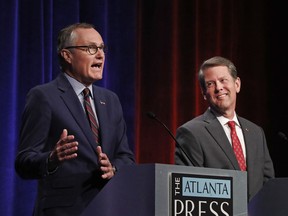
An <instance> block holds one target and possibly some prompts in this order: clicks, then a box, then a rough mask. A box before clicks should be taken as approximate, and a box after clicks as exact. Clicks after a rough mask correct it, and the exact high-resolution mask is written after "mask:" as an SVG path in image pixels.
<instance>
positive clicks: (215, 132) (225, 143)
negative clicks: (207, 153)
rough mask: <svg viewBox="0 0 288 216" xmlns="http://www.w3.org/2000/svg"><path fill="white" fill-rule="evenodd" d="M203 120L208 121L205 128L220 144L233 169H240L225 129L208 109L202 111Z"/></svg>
mask: <svg viewBox="0 0 288 216" xmlns="http://www.w3.org/2000/svg"><path fill="white" fill-rule="evenodd" d="M204 121H206V122H207V123H209V124H208V125H207V126H206V129H207V130H208V132H209V133H210V134H211V136H212V137H213V138H214V140H215V141H216V143H217V144H218V145H219V146H220V148H221V149H222V151H223V152H224V154H225V155H226V156H227V158H228V160H229V161H230V162H231V165H232V166H233V167H234V169H235V170H238V169H240V167H239V165H238V161H237V159H236V156H235V154H234V151H233V149H232V147H231V144H230V142H229V140H228V138H227V136H226V133H225V131H224V130H223V128H222V125H221V124H220V122H219V121H218V120H217V118H216V117H215V115H214V114H213V113H212V112H211V111H210V110H209V109H208V110H207V111H206V112H205V113H204Z"/></svg>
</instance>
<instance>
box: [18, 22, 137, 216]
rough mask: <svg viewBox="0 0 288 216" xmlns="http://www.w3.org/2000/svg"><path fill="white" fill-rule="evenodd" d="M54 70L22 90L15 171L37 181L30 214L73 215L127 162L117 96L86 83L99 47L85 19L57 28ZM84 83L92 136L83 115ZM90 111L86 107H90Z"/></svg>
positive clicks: (101, 57)
mask: <svg viewBox="0 0 288 216" xmlns="http://www.w3.org/2000/svg"><path fill="white" fill-rule="evenodd" d="M57 49H58V56H59V61H60V66H61V69H62V73H61V74H59V75H58V77H57V78H56V79H55V80H53V81H51V82H49V83H47V84H43V85H39V86H36V87H34V88H32V89H31V90H30V91H29V93H28V95H27V102H26V106H25V110H24V113H23V119H22V126H21V131H20V143H19V149H18V154H17V157H16V160H15V169H16V171H17V173H18V174H19V176H20V177H22V178H24V179H38V193H37V199H36V205H35V210H34V215H37V216H42V215H43V216H44V215H45V216H48V215H51V216H58V215H59V216H66V215H69V216H71V215H80V214H81V212H82V211H83V210H84V209H85V207H86V206H87V205H88V204H89V202H90V201H91V200H92V199H93V198H94V197H95V196H96V195H97V193H98V192H99V191H100V190H101V188H102V187H103V186H104V185H105V184H106V182H107V181H108V180H109V179H111V178H112V177H113V176H114V175H115V173H116V171H117V170H118V169H121V167H122V166H123V165H132V164H134V163H135V159H134V154H133V152H132V151H131V150H130V149H129V145H128V142H127V136H126V124H125V121H124V118H123V112H122V107H121V104H120V101H119V99H118V97H117V95H116V94H115V93H113V92H111V91H109V90H107V89H104V88H101V87H98V86H95V85H93V83H94V82H95V81H97V80H100V79H102V73H103V67H104V61H105V45H104V42H103V40H102V37H101V35H100V34H99V33H98V32H97V31H96V30H95V28H94V27H93V26H92V25H90V24H86V23H76V24H73V25H70V26H68V27H66V28H64V29H63V30H61V31H60V32H59V35H58V47H57ZM85 88H88V89H89V90H90V93H89V95H88V97H89V98H90V101H91V109H92V112H93V113H94V117H95V116H96V123H95V122H94V124H96V129H97V132H96V133H97V134H98V135H97V140H96V138H95V137H94V136H93V133H92V130H91V128H90V122H89V119H88V118H87V113H85V106H84V96H83V92H82V91H83V90H84V89H85ZM90 111H91V110H90Z"/></svg>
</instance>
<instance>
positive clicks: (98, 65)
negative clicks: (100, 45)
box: [92, 63, 102, 69]
mask: <svg viewBox="0 0 288 216" xmlns="http://www.w3.org/2000/svg"><path fill="white" fill-rule="evenodd" d="M92 68H98V69H101V68H102V63H95V64H93V65H92Z"/></svg>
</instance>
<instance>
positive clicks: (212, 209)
mask: <svg viewBox="0 0 288 216" xmlns="http://www.w3.org/2000/svg"><path fill="white" fill-rule="evenodd" d="M171 179H172V196H171V197H172V202H171V204H172V215H175V216H176V215H177V216H182V215H183V216H186V215H233V194H232V188H233V178H232V177H222V176H220V177H219V176H208V175H207V176H206V175H189V174H179V173H172V178H171Z"/></svg>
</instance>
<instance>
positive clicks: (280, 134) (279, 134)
mask: <svg viewBox="0 0 288 216" xmlns="http://www.w3.org/2000/svg"><path fill="white" fill-rule="evenodd" d="M278 136H279V137H281V138H282V139H283V140H285V141H286V142H288V138H287V136H286V135H285V134H284V133H283V132H281V131H279V132H278Z"/></svg>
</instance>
